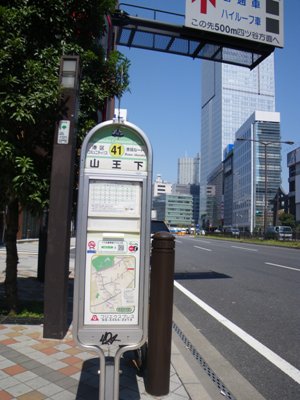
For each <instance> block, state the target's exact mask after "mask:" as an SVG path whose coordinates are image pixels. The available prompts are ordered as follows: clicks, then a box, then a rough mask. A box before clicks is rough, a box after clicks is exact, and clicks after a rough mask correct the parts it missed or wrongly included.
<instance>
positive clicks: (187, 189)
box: [172, 183, 200, 225]
mask: <svg viewBox="0 0 300 400" xmlns="http://www.w3.org/2000/svg"><path fill="white" fill-rule="evenodd" d="M172 193H173V194H176V193H181V194H190V195H191V196H192V198H193V220H192V223H193V224H194V225H198V224H199V195H200V186H199V185H181V184H178V183H177V184H175V185H173V187H172Z"/></svg>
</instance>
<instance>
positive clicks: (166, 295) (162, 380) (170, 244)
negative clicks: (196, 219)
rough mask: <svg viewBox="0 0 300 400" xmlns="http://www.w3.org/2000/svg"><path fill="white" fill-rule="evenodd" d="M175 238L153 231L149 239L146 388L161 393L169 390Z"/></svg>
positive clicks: (152, 392) (154, 392)
mask: <svg viewBox="0 0 300 400" xmlns="http://www.w3.org/2000/svg"><path fill="white" fill-rule="evenodd" d="M174 260H175V240H174V236H173V235H172V234H171V233H169V232H157V233H156V234H155V235H154V237H153V241H152V255H151V277H150V309H149V330H148V354H147V361H146V385H145V386H146V391H147V392H148V393H149V394H151V395H153V396H164V395H167V394H168V393H169V390H170V369H171V344H172V312H173V279H174Z"/></svg>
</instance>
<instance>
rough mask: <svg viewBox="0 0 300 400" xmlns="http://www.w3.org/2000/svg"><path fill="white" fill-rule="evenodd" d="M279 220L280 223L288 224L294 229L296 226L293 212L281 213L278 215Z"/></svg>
mask: <svg viewBox="0 0 300 400" xmlns="http://www.w3.org/2000/svg"><path fill="white" fill-rule="evenodd" d="M279 221H280V223H281V225H284V226H290V227H291V228H292V229H294V228H295V226H296V222H295V217H294V215H293V214H289V213H282V214H280V216H279Z"/></svg>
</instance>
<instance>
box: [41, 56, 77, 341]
mask: <svg viewBox="0 0 300 400" xmlns="http://www.w3.org/2000/svg"><path fill="white" fill-rule="evenodd" d="M59 81H60V84H61V86H62V97H61V106H62V107H61V108H62V110H63V111H62V113H63V115H62V119H61V120H60V121H59V122H58V124H57V126H56V131H55V137H54V145H53V157H52V170H51V186H50V204H49V221H48V238H47V253H46V266H45V289H44V334H43V335H44V337H46V338H52V339H62V338H63V337H64V336H65V334H66V332H67V329H68V325H67V311H68V307H67V306H68V278H69V256H70V236H71V232H70V230H71V210H72V192H73V181H74V164H75V150H76V134H75V132H76V122H77V108H78V81H79V57H78V56H63V57H62V58H61V65H60V76H59Z"/></svg>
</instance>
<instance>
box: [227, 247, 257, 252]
mask: <svg viewBox="0 0 300 400" xmlns="http://www.w3.org/2000/svg"><path fill="white" fill-rule="evenodd" d="M231 247H233V248H234V249H240V250H247V251H258V250H257V249H250V248H249V247H241V246H231Z"/></svg>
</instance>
